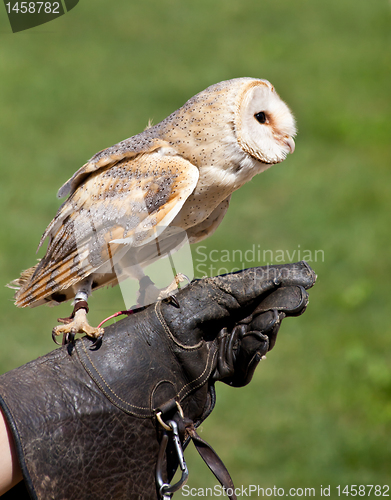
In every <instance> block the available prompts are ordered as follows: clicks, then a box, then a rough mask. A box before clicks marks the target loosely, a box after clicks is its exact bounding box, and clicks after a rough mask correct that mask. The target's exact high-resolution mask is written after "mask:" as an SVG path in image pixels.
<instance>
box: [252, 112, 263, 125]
mask: <svg viewBox="0 0 391 500" xmlns="http://www.w3.org/2000/svg"><path fill="white" fill-rule="evenodd" d="M254 117H255V118H256V119H257V120H258V121H259V123H266V115H265V113H264V112H263V111H260V112H259V113H255V115H254Z"/></svg>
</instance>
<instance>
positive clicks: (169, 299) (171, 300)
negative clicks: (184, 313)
mask: <svg viewBox="0 0 391 500" xmlns="http://www.w3.org/2000/svg"><path fill="white" fill-rule="evenodd" d="M166 300H167V302H168V303H169V304H172V305H174V306H175V307H177V308H178V309H179V307H180V306H179V302H178V299H177V298H176V297H175V295H169V296H168V297H167V299H166Z"/></svg>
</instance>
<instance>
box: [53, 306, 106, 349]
mask: <svg viewBox="0 0 391 500" xmlns="http://www.w3.org/2000/svg"><path fill="white" fill-rule="evenodd" d="M78 333H81V334H85V335H87V336H88V337H92V338H93V339H101V338H102V336H103V333H104V329H103V328H94V327H92V326H90V325H89V324H88V321H87V311H86V309H84V308H81V309H78V310H77V311H76V312H75V315H74V318H73V320H72V321H71V322H70V323H68V324H65V325H61V326H56V327H55V328H53V331H52V338H53V340H54V342H55V343H56V344H58V342H57V341H56V336H58V335H62V336H63V341H62V345H66V344H69V343H73V342H74V341H75V336H76V334H78Z"/></svg>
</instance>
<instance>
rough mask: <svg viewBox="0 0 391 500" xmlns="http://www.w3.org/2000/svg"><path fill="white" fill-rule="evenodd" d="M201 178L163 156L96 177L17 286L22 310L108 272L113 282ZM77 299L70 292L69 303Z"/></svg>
mask: <svg viewBox="0 0 391 500" xmlns="http://www.w3.org/2000/svg"><path fill="white" fill-rule="evenodd" d="M198 177H199V171H198V169H197V167H195V166H194V165H193V164H192V163H190V162H189V161H187V160H185V159H183V158H181V157H179V156H164V155H162V154H160V153H150V154H145V155H139V156H137V157H136V158H134V159H131V160H129V159H123V160H118V162H117V163H116V164H115V165H113V166H107V167H103V168H100V169H99V170H97V171H96V172H93V173H91V174H90V175H89V177H88V178H86V180H85V182H83V183H82V184H81V185H79V187H78V188H77V189H76V190H75V191H74V192H73V194H72V195H71V196H70V197H69V198H68V200H67V201H66V202H65V203H64V204H63V205H62V207H61V208H60V210H59V212H58V214H57V215H56V217H55V219H54V220H53V221H52V223H51V224H49V226H48V229H47V230H46V231H45V233H44V236H43V238H46V237H49V245H48V249H47V252H46V255H45V257H44V258H43V259H42V260H41V261H40V262H39V264H37V266H35V268H32V269H30V270H28V271H27V272H25V273H24V274H22V276H21V278H19V283H15V284H16V285H18V286H20V290H19V291H18V292H17V294H16V296H15V299H16V300H15V303H16V305H17V306H19V307H26V306H33V305H39V304H40V303H42V302H43V301H45V299H46V300H50V296H52V295H53V294H55V293H56V292H59V291H62V290H67V289H69V288H70V287H72V286H73V285H75V284H76V283H78V282H79V281H81V280H82V279H83V278H85V277H87V276H89V275H90V274H91V273H95V272H98V273H103V274H104V273H107V277H108V278H107V279H108V280H109V281H112V280H113V275H112V273H113V266H114V265H115V263H116V262H117V261H118V260H119V259H120V258H121V257H122V255H123V254H124V253H126V252H127V251H128V250H129V248H130V247H139V246H143V245H146V244H148V243H149V242H151V241H152V240H153V239H154V238H157V237H158V236H159V235H160V234H161V233H162V232H163V231H164V229H165V228H166V227H167V226H168V225H169V224H170V223H171V221H172V220H173V219H174V218H175V216H176V215H177V214H178V212H179V211H180V210H181V208H182V206H183V204H184V203H185V201H186V199H187V198H188V197H189V196H190V194H191V193H192V192H193V191H194V188H195V186H196V184H197V181H198ZM110 273H111V274H110ZM103 281H104V280H103ZM103 284H104V282H102V280H101V281H100V283H99V286H102V285H103ZM48 297H49V299H48ZM71 297H72V295H70V294H69V293H67V294H66V299H65V300H67V299H68V298H71ZM63 300H64V299H63Z"/></svg>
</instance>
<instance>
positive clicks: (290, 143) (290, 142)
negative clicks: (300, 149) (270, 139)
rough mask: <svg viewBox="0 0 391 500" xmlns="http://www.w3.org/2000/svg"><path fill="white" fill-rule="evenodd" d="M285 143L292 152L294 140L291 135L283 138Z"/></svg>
mask: <svg viewBox="0 0 391 500" xmlns="http://www.w3.org/2000/svg"><path fill="white" fill-rule="evenodd" d="M284 143H285V145H286V146H287V148H288V149H289V152H290V153H293V152H294V150H295V141H294V140H293V138H292V137H286V138H285V140H284Z"/></svg>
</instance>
